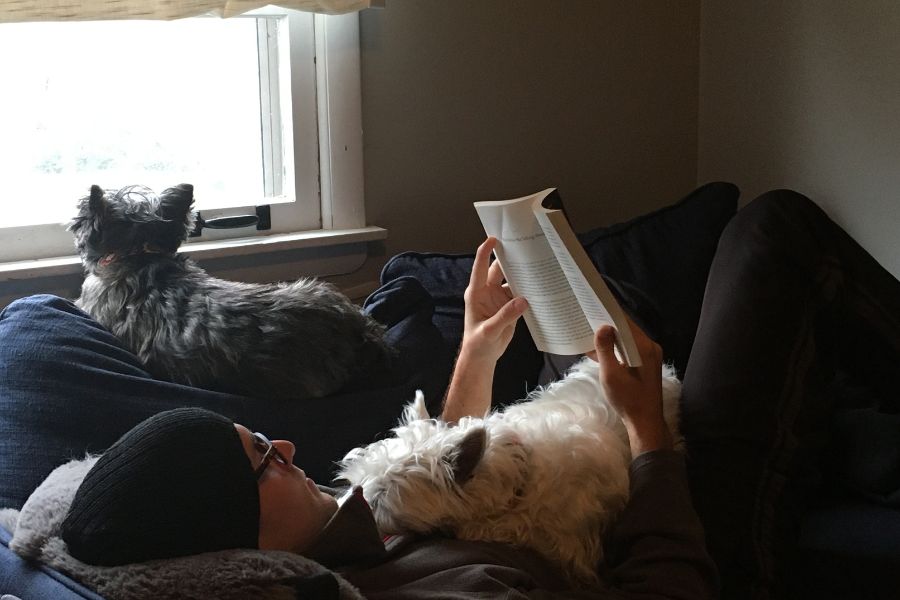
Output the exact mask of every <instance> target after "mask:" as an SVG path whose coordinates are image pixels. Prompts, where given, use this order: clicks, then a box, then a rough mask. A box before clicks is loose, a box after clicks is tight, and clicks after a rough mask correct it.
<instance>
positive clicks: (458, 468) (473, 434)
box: [450, 427, 487, 485]
mask: <svg viewBox="0 0 900 600" xmlns="http://www.w3.org/2000/svg"><path fill="white" fill-rule="evenodd" d="M486 444H487V432H486V431H485V430H484V427H475V428H474V429H472V430H471V431H470V432H468V433H467V434H466V435H465V437H464V438H463V439H462V441H461V442H460V443H459V446H457V447H456V449H455V450H454V451H453V453H452V454H451V456H450V465H451V466H452V467H453V480H454V481H455V482H456V484H457V485H462V484H464V483H465V482H466V481H468V480H469V479H470V478H471V477H472V473H473V472H474V471H475V467H477V466H478V463H479V462H480V461H481V457H482V456H484V447H485V445H486Z"/></svg>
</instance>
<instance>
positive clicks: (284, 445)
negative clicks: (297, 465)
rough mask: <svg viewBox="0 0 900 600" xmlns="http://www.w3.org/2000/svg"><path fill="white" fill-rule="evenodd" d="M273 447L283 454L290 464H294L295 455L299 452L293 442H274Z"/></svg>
mask: <svg viewBox="0 0 900 600" xmlns="http://www.w3.org/2000/svg"><path fill="white" fill-rule="evenodd" d="M272 445H273V446H275V447H276V448H277V449H278V451H279V452H281V455H282V456H284V457H285V458H286V459H287V460H288V462H289V463H290V464H294V453H295V452H296V451H297V448H296V447H295V446H294V444H293V442H290V441H288V440H273V441H272Z"/></svg>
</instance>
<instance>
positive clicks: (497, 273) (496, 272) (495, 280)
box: [487, 260, 503, 286]
mask: <svg viewBox="0 0 900 600" xmlns="http://www.w3.org/2000/svg"><path fill="white" fill-rule="evenodd" d="M502 283H503V269H501V268H500V261H499V260H495V261H494V262H492V263H491V266H490V268H489V269H488V274H487V284H488V285H497V286H499V285H501V284H502Z"/></svg>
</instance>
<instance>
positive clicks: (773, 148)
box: [698, 0, 900, 276]
mask: <svg viewBox="0 0 900 600" xmlns="http://www.w3.org/2000/svg"><path fill="white" fill-rule="evenodd" d="M700 23H701V26H700V35H701V37H700V119H699V136H698V139H699V142H698V145H699V152H698V179H699V180H700V181H704V180H709V179H726V180H730V181H733V182H734V183H736V184H737V185H738V186H740V188H741V190H742V200H744V201H748V200H750V199H751V198H753V197H755V196H756V195H758V194H759V193H761V192H763V191H766V190H768V189H773V188H780V187H788V188H792V189H795V190H797V191H799V192H802V193H804V194H806V195H808V196H810V197H812V198H813V199H815V200H816V201H817V202H818V203H819V204H820V205H822V206H823V208H825V210H826V211H827V212H828V213H829V214H830V215H831V216H832V218H834V219H835V220H836V221H838V222H839V223H840V224H841V225H843V226H844V228H845V229H847V230H848V231H849V232H850V233H851V234H852V235H853V236H854V237H856V238H857V240H859V241H860V243H861V244H862V245H863V246H864V247H865V248H866V249H867V250H869V252H871V253H872V254H873V255H874V256H875V257H876V258H877V259H878V260H879V262H881V264H882V265H883V266H884V267H885V268H887V269H888V270H889V271H891V272H892V273H893V274H894V275H895V276H900V2H897V1H896V0H864V1H860V2H846V1H842V0H782V1H777V0H772V1H762V0H748V1H746V2H736V1H733V0H703V1H702V3H701V19H700Z"/></svg>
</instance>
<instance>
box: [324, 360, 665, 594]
mask: <svg viewBox="0 0 900 600" xmlns="http://www.w3.org/2000/svg"><path fill="white" fill-rule="evenodd" d="M598 374H599V370H598V365H597V363H596V362H594V361H592V360H591V359H588V358H585V359H583V360H582V361H580V362H579V363H578V364H576V365H575V366H573V367H572V369H571V370H570V371H569V372H568V373H567V375H566V377H565V378H564V379H563V380H561V381H559V382H556V383H553V384H551V385H550V386H548V387H546V388H543V389H539V390H537V391H536V392H534V393H533V394H531V395H530V396H529V397H528V398H527V399H526V400H525V401H523V402H521V403H518V404H515V405H512V406H509V407H508V408H506V410H504V411H502V412H493V413H491V414H489V415H487V416H486V417H485V418H471V417H466V418H463V419H461V420H460V421H459V423H458V424H456V425H448V424H446V423H444V422H443V421H440V420H436V419H430V418H429V417H428V413H427V411H426V409H425V402H424V399H423V397H422V395H421V393H419V394H417V396H416V399H415V401H414V402H412V403H410V404H409V405H408V406H407V407H406V409H405V410H404V415H403V418H402V419H401V421H400V426H399V427H397V428H396V429H394V430H393V433H394V436H393V437H390V438H387V439H383V440H379V441H377V442H374V443H372V444H370V445H368V446H365V447H362V448H356V449H354V450H351V451H350V452H349V453H348V454H347V455H346V456H345V457H344V459H343V461H341V472H340V474H339V477H341V478H343V479H346V480H347V481H349V482H350V483H351V484H352V485H359V486H362V489H363V495H364V496H365V498H366V500H367V501H368V502H369V504H370V505H371V507H372V510H373V512H374V514H375V520H376V522H377V524H378V527H379V530H380V531H381V532H382V533H383V534H397V533H409V532H418V533H425V532H433V531H441V532H444V533H447V534H449V535H452V536H453V537H456V538H459V539H466V540H483V541H498V542H507V543H510V544H514V545H518V546H524V547H528V548H531V549H533V550H536V551H537V552H539V553H540V554H542V555H543V556H545V557H546V558H548V559H550V560H552V561H555V562H557V563H558V564H560V565H561V566H562V568H563V569H564V571H565V572H566V573H567V575H568V576H569V577H570V578H571V579H572V580H573V582H577V583H592V582H594V581H596V578H597V574H596V573H597V566H598V564H599V561H600V560H601V559H602V558H603V556H602V553H603V550H602V545H601V537H602V534H603V532H604V530H605V529H606V527H607V526H608V525H609V524H610V523H611V521H612V520H613V519H614V518H615V517H616V515H617V513H618V512H619V511H620V510H621V509H622V508H623V507H624V506H625V502H626V500H627V498H628V465H629V463H630V461H631V450H630V447H629V444H628V435H627V433H626V431H625V426H624V424H623V423H622V420H621V418H620V417H619V415H618V414H617V413H616V411H615V409H613V407H612V406H611V405H610V404H609V402H608V401H607V399H606V398H605V396H604V394H603V392H602V390H601V388H600V383H599V377H598ZM680 395H681V383H680V382H679V381H678V379H677V378H676V377H675V375H674V371H673V370H672V369H671V368H669V367H663V408H664V413H665V419H666V422H667V424H668V425H669V428H670V430H671V431H672V437H673V440H675V442H676V447H680V446H681V445H682V440H681V437H680V435H679V430H678V400H679V398H680Z"/></svg>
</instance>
